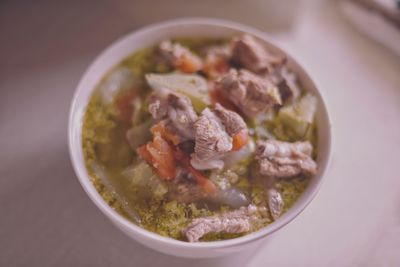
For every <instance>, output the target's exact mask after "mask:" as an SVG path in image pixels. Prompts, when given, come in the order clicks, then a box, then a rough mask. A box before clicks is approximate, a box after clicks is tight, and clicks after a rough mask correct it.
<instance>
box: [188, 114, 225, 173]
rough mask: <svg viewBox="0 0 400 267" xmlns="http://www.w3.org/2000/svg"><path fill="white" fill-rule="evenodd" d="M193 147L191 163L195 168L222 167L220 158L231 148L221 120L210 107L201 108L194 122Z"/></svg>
mask: <svg viewBox="0 0 400 267" xmlns="http://www.w3.org/2000/svg"><path fill="white" fill-rule="evenodd" d="M194 130H195V147H194V153H193V154H192V160H191V163H192V165H193V167H195V168H196V169H208V168H222V167H223V161H222V160H220V158H221V156H223V154H224V153H226V152H228V151H230V150H231V149H232V138H231V137H230V136H229V135H228V134H227V133H226V131H225V127H224V125H223V124H222V122H221V120H220V119H219V118H218V117H217V116H216V115H215V114H214V113H213V112H211V110H210V109H208V108H206V109H205V110H203V112H202V114H201V116H200V117H199V119H198V120H197V121H196V122H195V123H194Z"/></svg>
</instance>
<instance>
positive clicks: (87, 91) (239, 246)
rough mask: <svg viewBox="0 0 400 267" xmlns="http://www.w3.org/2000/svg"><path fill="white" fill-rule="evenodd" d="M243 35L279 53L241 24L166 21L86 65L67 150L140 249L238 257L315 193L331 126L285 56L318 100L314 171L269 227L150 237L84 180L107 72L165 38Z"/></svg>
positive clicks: (310, 84)
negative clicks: (90, 126) (221, 234)
mask: <svg viewBox="0 0 400 267" xmlns="http://www.w3.org/2000/svg"><path fill="white" fill-rule="evenodd" d="M243 32H246V33H250V34H251V35H253V36H256V37H257V38H259V39H260V40H261V41H262V42H263V43H264V44H265V46H266V47H267V48H268V49H270V50H272V51H277V52H283V51H282V50H281V49H279V48H277V47H276V46H275V45H273V44H272V42H271V41H270V40H269V38H268V37H267V36H266V35H265V34H264V33H263V32H261V31H259V30H256V29H254V28H251V27H248V26H245V25H242V24H238V23H234V22H230V21H223V20H216V19H207V18H187V19H177V20H171V21H167V22H161V23H157V24H154V25H150V26H148V27H145V28H142V29H140V30H138V31H135V32H133V33H130V34H128V35H127V36H125V37H123V38H121V39H119V40H117V41H116V42H114V43H113V44H112V45H111V46H110V47H108V48H107V49H106V50H105V51H104V52H103V53H101V54H100V55H99V56H98V57H97V58H96V60H95V61H94V62H93V63H92V64H91V65H90V67H89V68H88V70H87V71H86V73H85V74H84V75H83V77H82V79H81V81H80V83H79V85H78V87H77V89H76V92H75V95H74V97H73V102H72V106H71V111H70V117H69V150H70V156H71V160H72V164H73V167H74V169H75V172H76V174H77V176H78V179H79V182H80V183H81V185H82V187H83V189H84V190H85V191H86V193H87V194H88V195H89V197H90V198H91V200H92V201H93V202H94V203H95V204H96V206H97V207H98V208H99V209H100V210H101V211H102V212H103V213H104V215H106V216H107V217H108V218H109V219H110V220H111V221H112V222H113V223H114V224H115V225H116V226H117V227H118V228H119V229H121V230H122V231H123V232H124V233H126V234H127V235H128V236H130V237H131V238H133V239H135V240H136V241H138V242H140V243H142V244H143V245H145V246H148V247H150V248H153V249H155V250H158V251H161V252H164V253H167V254H171V255H175V256H182V257H193V258H204V257H215V256H222V255H225V254H228V253H232V252H237V251H240V250H243V249H245V248H247V247H252V246H255V245H257V244H259V243H260V242H261V241H262V240H265V239H267V238H268V236H269V235H270V234H271V233H273V232H275V231H277V230H278V229H279V228H281V227H283V226H284V225H285V224H287V223H288V222H290V221H291V220H293V219H294V218H295V217H296V216H297V215H299V213H300V212H301V211H302V210H303V209H304V208H305V207H306V206H307V205H308V204H309V203H310V201H311V200H312V199H313V198H314V196H315V194H316V193H317V191H318V188H319V185H320V183H321V180H322V177H323V175H324V172H325V170H326V168H327V165H328V162H329V158H330V150H331V125H330V122H329V117H328V113H327V110H326V107H325V104H324V101H323V99H322V97H321V94H320V92H319V91H318V89H317V87H316V85H315V84H314V82H313V81H312V80H311V79H310V77H309V75H308V74H307V73H306V72H305V71H304V70H303V68H302V67H301V66H300V65H299V64H298V63H297V62H296V61H295V60H294V59H293V57H291V56H290V55H288V58H289V65H290V67H291V68H292V69H293V70H294V71H295V72H296V73H297V74H298V75H299V77H300V80H301V83H302V84H303V86H304V88H306V89H307V90H309V91H311V92H313V93H314V94H315V95H317V96H318V98H319V107H318V114H317V117H316V120H317V124H318V136H319V141H318V166H319V170H318V174H317V175H316V176H315V177H313V178H312V180H311V182H310V184H309V186H308V188H307V189H306V191H305V192H304V193H303V194H302V196H301V197H300V199H299V200H298V201H297V202H296V203H295V205H294V206H293V207H292V208H291V209H290V210H288V211H287V212H286V213H285V214H283V215H282V216H281V217H280V218H279V219H278V220H276V221H275V222H273V223H272V224H270V225H268V226H267V227H265V228H263V229H261V230H259V231H257V232H254V233H250V234H248V235H245V236H243V237H239V238H235V239H231V240H225V241H215V242H200V243H187V242H183V241H178V240H175V239H171V238H166V237H163V236H160V235H158V234H155V233H152V232H149V231H147V230H145V229H143V228H141V227H139V226H136V225H135V224H133V223H131V222H130V221H128V220H127V219H125V218H124V217H122V216H121V215H119V214H118V213H117V212H115V211H114V210H113V209H112V208H111V207H110V206H108V205H107V203H106V202H104V200H103V199H102V197H101V196H100V195H99V193H98V192H97V191H96V189H95V188H94V186H93V184H92V183H91V182H90V180H89V175H88V173H87V171H86V168H85V165H84V159H83V151H82V136H81V132H82V120H83V116H84V112H85V108H86V105H87V103H88V101H89V98H90V95H91V93H92V91H93V89H94V88H95V86H96V85H97V83H98V82H99V81H100V79H101V78H102V76H103V75H104V74H105V73H106V72H107V71H108V70H109V69H110V68H112V67H113V66H115V65H116V64H118V63H119V62H120V61H121V60H122V59H124V58H125V57H126V56H128V55H130V54H132V52H134V51H136V50H137V49H140V48H143V47H148V46H152V45H154V44H157V43H158V42H160V41H161V40H163V39H165V38H171V37H211V38H213V37H229V36H232V35H237V34H240V33H243ZM286 54H287V53H286ZM100 234H101V233H100Z"/></svg>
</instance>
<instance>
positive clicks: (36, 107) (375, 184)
mask: <svg viewBox="0 0 400 267" xmlns="http://www.w3.org/2000/svg"><path fill="white" fill-rule="evenodd" d="M33 2H34V1H7V2H3V3H1V4H0V88H1V89H0V125H1V126H0V209H1V210H0V211H1V212H0V266H175V267H179V266H193V267H195V266H229V267H235V266H249V267H250V266H310V267H311V266H400V253H399V248H400V172H399V167H400V158H399V154H400V59H399V57H396V56H395V55H394V54H391V53H390V52H388V51H386V50H385V49H384V48H383V47H381V46H379V45H377V44H375V43H373V42H370V41H369V40H368V39H367V38H365V37H364V36H362V35H360V34H359V33H358V32H357V31H355V30H354V29H353V28H352V27H351V25H350V24H348V23H347V22H346V21H344V20H343V18H342V16H341V15H340V13H339V12H338V10H337V8H336V4H335V3H333V2H326V1H311V2H308V1H307V2H305V1H302V2H301V3H300V2H297V1H290V2H284V4H281V5H280V6H275V7H274V5H277V4H276V3H275V2H276V1H275V2H274V1H267V2H263V1H237V0H234V1H222V2H218V4H215V9H213V2H214V1H209V0H206V1H197V2H194V1H179V0H168V1H163V3H170V5H166V6H161V4H160V2H155V1H151V2H147V1H128V0H126V1H115V2H111V1H110V2H105V1H64V2H63V3H58V1H46V0H44V1H35V2H36V3H33ZM179 3H181V4H179ZM285 4H286V6H285ZM274 10H276V12H274ZM285 12H286V13H285ZM182 15H203V16H205V15H209V16H214V17H217V16H222V17H225V18H231V19H237V20H239V21H242V22H246V23H250V24H252V25H254V26H258V27H260V28H262V29H265V30H267V31H268V32H270V33H271V35H272V36H273V37H274V38H275V39H276V40H277V42H278V43H280V44H281V45H282V46H283V47H285V48H286V49H287V50H288V51H289V52H291V53H292V54H294V55H295V56H296V57H297V58H298V59H299V61H300V62H302V63H303V64H304V66H305V67H306V69H308V71H309V72H310V73H311V74H312V76H313V77H314V78H315V79H316V80H317V82H318V83H319V84H320V86H321V90H322V92H323V95H324V96H325V99H326V101H327V103H328V107H329V111H330V115H331V119H332V122H333V135H334V151H333V160H332V164H331V168H330V170H329V171H328V172H327V174H326V177H325V178H326V179H325V182H324V184H323V186H322V188H321V190H320V192H319V194H318V195H317V197H316V198H315V200H314V201H313V202H312V204H311V205H310V206H309V207H308V208H307V209H306V210H305V211H304V212H303V213H302V214H301V215H300V216H299V217H298V218H297V219H295V220H294V221H293V222H291V223H290V224H289V225H287V226H286V227H284V228H283V229H282V230H280V231H279V233H278V234H277V235H276V236H274V237H273V238H272V239H271V240H270V241H269V242H267V243H265V244H264V245H263V246H261V247H259V248H258V249H257V250H256V251H247V252H243V253H241V254H237V255H234V256H231V257H228V258H220V259H211V260H188V259H181V258H175V257H171V256H167V255H163V254H160V253H158V252H155V251H152V250H150V249H148V248H145V247H143V246H141V245H139V244H137V243H136V242H134V241H132V240H130V239H129V238H127V237H126V236H125V235H124V234H123V233H121V232H120V231H119V230H117V229H116V228H115V227H114V226H113V225H112V224H111V223H110V222H109V221H108V220H107V219H106V217H104V216H103V215H102V214H101V213H100V211H99V210H97V209H96V208H95V206H94V205H93V204H92V203H91V201H90V200H89V198H88V197H87V196H86V195H85V193H84V191H83V190H82V188H81V187H80V185H79V183H78V181H77V179H76V178H75V174H74V172H73V170H72V168H71V163H70V160H69V156H68V151H67V116H68V109H69V104H70V100H71V97H72V94H73V91H74V89H75V86H76V85H77V82H78V80H79V78H80V76H81V75H82V73H83V71H84V70H85V68H86V67H87V66H88V64H89V63H90V62H91V60H93V58H94V57H95V56H96V54H97V53H99V52H100V51H101V50H102V49H103V48H105V47H106V46H107V45H108V44H109V43H110V42H111V41H113V40H114V39H116V38H117V37H119V36H121V35H122V34H124V33H127V32H129V31H131V30H134V29H137V28H138V27H140V26H142V25H144V24H147V23H149V22H152V21H156V20H160V19H165V18H169V17H175V16H182ZM294 15H298V16H297V21H295V20H294V19H295V16H294ZM291 18H293V20H292V19H291ZM371 30H373V29H371Z"/></svg>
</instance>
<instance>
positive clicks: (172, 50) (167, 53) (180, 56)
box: [159, 40, 202, 73]
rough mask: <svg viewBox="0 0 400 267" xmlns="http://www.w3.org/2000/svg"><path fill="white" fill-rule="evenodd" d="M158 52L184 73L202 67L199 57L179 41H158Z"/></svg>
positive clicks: (192, 71)
mask: <svg viewBox="0 0 400 267" xmlns="http://www.w3.org/2000/svg"><path fill="white" fill-rule="evenodd" d="M159 52H160V54H161V56H162V57H163V58H164V60H165V61H166V62H167V63H168V64H169V65H170V66H172V67H174V68H177V69H179V70H181V71H183V72H186V73H194V72H196V71H199V70H200V69H201V68H202V61H201V59H200V58H199V57H198V56H196V55H195V54H193V53H192V52H191V51H190V50H189V49H188V48H186V47H184V46H182V45H180V44H179V43H172V42H171V41H169V40H165V41H163V42H161V43H160V46H159Z"/></svg>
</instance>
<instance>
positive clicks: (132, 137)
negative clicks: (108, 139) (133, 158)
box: [126, 119, 153, 150]
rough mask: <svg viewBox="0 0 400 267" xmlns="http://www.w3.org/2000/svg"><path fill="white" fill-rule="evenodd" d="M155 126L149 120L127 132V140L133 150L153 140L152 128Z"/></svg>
mask: <svg viewBox="0 0 400 267" xmlns="http://www.w3.org/2000/svg"><path fill="white" fill-rule="evenodd" d="M152 124H153V122H152V120H151V119H149V120H147V121H145V122H143V123H142V124H139V125H134V126H132V127H131V128H130V129H129V130H127V131H126V139H127V140H128V143H129V145H130V146H131V148H132V149H133V150H136V149H137V148H138V147H139V146H141V145H143V144H145V143H147V142H148V141H150V140H151V136H150V135H149V132H150V127H151V125H152Z"/></svg>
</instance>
